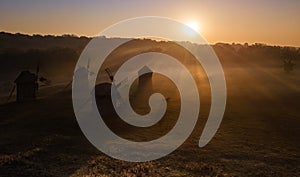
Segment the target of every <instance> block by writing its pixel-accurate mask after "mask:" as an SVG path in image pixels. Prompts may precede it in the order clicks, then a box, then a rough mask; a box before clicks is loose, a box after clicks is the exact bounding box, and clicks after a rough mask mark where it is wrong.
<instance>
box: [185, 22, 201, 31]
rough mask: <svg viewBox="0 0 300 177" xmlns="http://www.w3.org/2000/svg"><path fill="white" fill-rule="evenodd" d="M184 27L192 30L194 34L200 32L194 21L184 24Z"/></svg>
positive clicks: (197, 24)
mask: <svg viewBox="0 0 300 177" xmlns="http://www.w3.org/2000/svg"><path fill="white" fill-rule="evenodd" d="M186 25H187V26H188V27H190V28H192V29H193V30H194V31H196V32H200V26H199V23H198V22H196V21H189V22H187V23H186Z"/></svg>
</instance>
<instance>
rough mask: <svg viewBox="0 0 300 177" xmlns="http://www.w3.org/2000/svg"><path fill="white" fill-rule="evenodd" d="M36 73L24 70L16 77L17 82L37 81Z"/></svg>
mask: <svg viewBox="0 0 300 177" xmlns="http://www.w3.org/2000/svg"><path fill="white" fill-rule="evenodd" d="M35 81H36V75H35V74H33V73H31V72H29V71H22V72H21V73H20V74H19V76H18V77H17V78H16V80H15V83H27V82H35Z"/></svg>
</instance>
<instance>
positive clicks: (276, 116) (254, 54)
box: [0, 44, 300, 176]
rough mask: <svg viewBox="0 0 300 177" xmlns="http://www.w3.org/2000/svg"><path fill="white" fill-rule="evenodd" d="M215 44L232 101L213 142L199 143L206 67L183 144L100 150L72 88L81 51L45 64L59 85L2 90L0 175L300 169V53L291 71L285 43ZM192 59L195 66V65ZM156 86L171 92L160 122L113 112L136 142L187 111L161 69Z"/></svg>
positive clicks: (286, 172)
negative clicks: (158, 154)
mask: <svg viewBox="0 0 300 177" xmlns="http://www.w3.org/2000/svg"><path fill="white" fill-rule="evenodd" d="M251 47H252V48H251ZM213 48H214V49H215V51H216V53H217V55H218V56H219V58H220V61H221V64H222V66H223V69H224V72H225V77H226V84H227V104H226V111H225V115H224V118H223V121H222V123H221V126H220V128H219V130H218V132H217V134H216V135H215V137H214V138H213V139H212V140H211V141H210V143H209V144H208V145H207V146H205V147H203V148H199V147H198V141H199V137H200V135H201V132H202V129H203V126H204V124H205V122H206V120H207V116H208V113H209V109H210V89H209V85H208V83H207V79H206V78H205V77H201V76H202V71H199V73H197V74H199V82H198V81H197V84H198V88H199V90H200V97H201V110H200V115H199V118H198V122H197V125H196V128H195V129H194V131H193V133H192V135H191V136H190V137H189V139H188V140H186V141H185V142H184V144H183V145H182V146H180V148H178V149H177V150H176V151H174V152H173V153H171V154H170V155H168V156H166V157H163V158H161V159H158V160H155V161H150V162H145V163H130V162H124V161H120V160H116V159H113V158H110V157H109V156H107V155H105V154H103V153H101V152H100V151H98V150H97V149H96V148H95V147H93V145H92V144H91V143H89V142H88V140H87V139H86V138H85V137H84V135H83V133H82V132H81V130H80V128H79V126H78V124H77V121H76V118H75V115H74V112H73V107H72V97H71V92H72V91H71V88H70V87H66V84H68V83H69V82H70V81H71V76H72V71H73V69H74V62H76V57H78V54H77V55H76V52H75V54H74V59H73V58H72V57H71V59H70V58H69V59H68V60H67V63H64V62H62V61H60V62H57V63H55V60H53V61H51V63H52V65H50V66H51V68H47V65H45V64H44V65H42V67H41V72H42V74H44V75H45V76H47V75H48V76H49V77H50V78H51V80H52V85H50V86H47V87H43V88H42V87H41V89H39V92H38V97H37V100H35V101H32V102H26V103H17V102H14V101H13V99H14V96H13V97H12V99H11V100H10V101H9V102H8V103H5V100H6V97H2V104H1V105H0V130H1V134H0V176H300V151H299V150H300V133H299V132H300V127H299V125H300V107H299V100H300V70H299V65H300V62H299V56H296V59H295V60H294V61H293V62H294V64H295V67H294V69H293V70H292V71H291V72H289V73H287V72H285V70H284V67H283V62H282V59H281V57H280V56H279V55H277V53H276V52H277V49H278V48H275V47H268V46H247V47H245V46H242V45H240V46H238V45H228V44H218V45H214V46H213ZM129 53H130V52H129ZM298 53H299V49H298ZM3 55H4V54H3ZM3 55H2V56H3ZM71 56H73V54H72V55H71ZM128 56H130V54H128ZM297 57H298V58H297ZM7 63H8V64H9V62H7ZM58 65H59V66H60V65H63V66H68V68H67V69H66V72H68V73H67V74H66V77H63V76H62V75H63V72H62V71H61V69H62V68H58V70H57V72H55V66H58ZM107 65H109V63H107ZM188 65H189V66H190V68H191V70H192V71H193V67H195V65H194V64H193V63H192V64H191V63H188ZM1 67H2V66H1ZM34 67H35V66H34V64H32V66H31V67H29V69H32V68H34ZM52 67H53V68H52ZM102 69H104V68H102ZM112 70H114V67H112ZM55 74H57V78H59V79H58V80H57V81H56V80H55V78H56V75H55ZM15 75H17V73H16V74H15ZM13 77H14V75H13V76H9V78H13ZM103 77H106V75H103ZM3 78H4V77H3ZM5 78H7V77H5ZM106 79H107V80H106V81H108V78H106ZM7 82H8V81H7ZM58 83H60V84H58ZM153 87H154V91H159V92H161V93H163V94H164V95H165V97H166V98H168V110H167V112H166V115H165V116H164V118H163V120H162V121H160V122H159V123H158V125H155V126H153V127H150V128H146V129H142V128H134V129H131V128H132V127H130V126H126V125H124V126H122V125H121V124H120V122H118V121H115V119H114V116H111V117H109V118H108V122H107V124H109V125H110V126H111V127H110V128H111V129H112V130H114V131H115V132H117V133H119V134H120V136H122V137H125V138H128V139H134V140H136V141H144V140H149V139H155V138H158V137H160V136H161V135H163V134H165V133H167V132H168V130H170V129H171V128H172V126H173V125H174V123H175V122H176V120H177V116H178V114H179V109H178V108H179V107H180V100H179V99H178V96H179V95H178V91H177V90H176V87H175V85H174V84H172V83H171V82H169V81H168V79H167V78H164V77H163V76H161V75H159V74H154V76H153ZM6 90H9V89H6ZM6 93H7V92H6ZM6 93H5V94H6ZM5 94H4V95H5ZM147 100H148V98H146V97H144V96H141V95H138V94H137V95H135V96H132V97H131V102H132V105H133V108H134V109H135V110H136V112H138V113H141V114H145V113H147V111H148V106H147V104H145V103H147ZM141 103H142V104H141ZM100 105H101V104H100Z"/></svg>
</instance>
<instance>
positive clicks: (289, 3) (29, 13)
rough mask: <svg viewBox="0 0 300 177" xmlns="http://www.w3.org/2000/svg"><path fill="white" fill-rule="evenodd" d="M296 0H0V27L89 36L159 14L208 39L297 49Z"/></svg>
mask: <svg viewBox="0 0 300 177" xmlns="http://www.w3.org/2000/svg"><path fill="white" fill-rule="evenodd" d="M299 9H300V1H298V0H285V1H279V0H260V1H259V0H252V1H246V0H226V1H224V0H214V1H208V0H205V1H203V0H197V1H193V0H190V1H180V0H173V1H172V0H165V1H155V0H154V1H151V2H147V1H138V0H131V1H121V0H110V1H103V0H102V1H101V0H91V1H81V0H52V1H46V0H27V1H26V0H2V1H1V2H0V21H1V23H0V31H8V32H21V33H27V34H37V33H38V34H55V35H60V34H76V35H86V36H95V35H96V34H98V33H99V32H100V31H101V30H103V29H104V28H106V27H108V26H109V25H112V24H114V23H116V22H118V21H120V20H124V19H127V18H133V17H138V16H163V17H169V18H173V19H175V20H179V21H181V22H183V23H186V22H188V21H197V22H198V23H199V24H200V26H201V34H202V35H203V36H204V37H205V38H206V39H207V40H208V42H210V43H216V42H229V43H232V42H236V43H244V42H248V43H255V42H259V43H266V44H271V45H290V46H297V47H300V20H299V17H300V10H299Z"/></svg>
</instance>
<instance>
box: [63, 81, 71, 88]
mask: <svg viewBox="0 0 300 177" xmlns="http://www.w3.org/2000/svg"><path fill="white" fill-rule="evenodd" d="M72 82H73V80H71V81H70V82H69V83H68V84H67V85H66V86H65V87H64V88H63V90H65V89H67V88H68V87H69V86H70V85H71V84H72Z"/></svg>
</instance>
